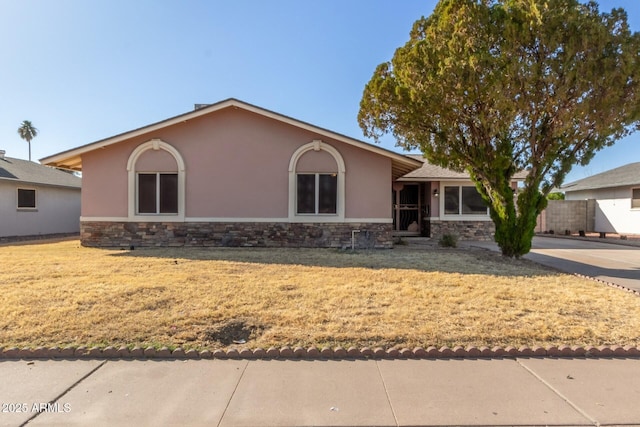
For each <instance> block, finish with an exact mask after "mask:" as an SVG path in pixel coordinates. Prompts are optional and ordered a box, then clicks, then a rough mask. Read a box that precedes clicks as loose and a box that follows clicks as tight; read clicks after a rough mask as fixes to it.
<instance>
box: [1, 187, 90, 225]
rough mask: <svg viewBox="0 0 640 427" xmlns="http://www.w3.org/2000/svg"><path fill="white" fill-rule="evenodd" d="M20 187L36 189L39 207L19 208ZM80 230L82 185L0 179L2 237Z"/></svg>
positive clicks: (37, 205)
mask: <svg viewBox="0 0 640 427" xmlns="http://www.w3.org/2000/svg"><path fill="white" fill-rule="evenodd" d="M18 188H25V189H35V190H36V209H33V210H30V209H18V208H17V206H18V191H17V189H18ZM79 232H80V189H70V188H59V187H50V186H46V185H31V184H17V183H14V182H8V181H4V180H0V237H7V236H31V235H40V234H56V233H79Z"/></svg>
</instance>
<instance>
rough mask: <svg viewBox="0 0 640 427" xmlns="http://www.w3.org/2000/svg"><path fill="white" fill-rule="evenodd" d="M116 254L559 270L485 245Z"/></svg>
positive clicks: (505, 271) (486, 271) (492, 271)
mask: <svg viewBox="0 0 640 427" xmlns="http://www.w3.org/2000/svg"><path fill="white" fill-rule="evenodd" d="M111 256H115V257H132V258H164V259H167V260H168V262H169V263H171V264H180V262H181V261H184V260H188V261H229V262H238V263H252V264H253V263H257V264H281V265H283V266H286V265H302V266H307V267H328V268H365V269H376V270H379V269H404V270H418V271H424V272H442V273H459V274H482V275H492V276H507V277H526V276H553V275H557V274H559V273H558V271H557V270H554V269H551V268H548V267H544V266H541V265H540V264H537V263H535V262H533V261H530V260H526V259H519V260H515V259H508V258H503V257H502V256H501V255H500V254H498V253H495V252H491V251H488V250H485V249H478V248H469V249H441V248H427V249H425V248H420V249H408V248H400V249H391V250H387V249H379V250H362V251H358V250H356V251H355V252H352V251H350V250H346V251H343V250H338V249H308V248H298V249H295V248H219V247H207V248H202V247H176V248H136V249H135V250H126V251H125V250H123V251H122V252H120V253H114V254H112V255H111Z"/></svg>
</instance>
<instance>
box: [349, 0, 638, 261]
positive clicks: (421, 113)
mask: <svg viewBox="0 0 640 427" xmlns="http://www.w3.org/2000/svg"><path fill="white" fill-rule="evenodd" d="M639 90H640V34H638V33H633V32H631V31H630V29H629V26H628V23H627V15H626V13H625V11H624V10H622V9H614V10H612V11H611V12H610V13H600V11H599V10H598V5H597V4H596V3H595V2H589V3H586V4H583V3H580V2H578V1H577V0H554V1H548V0H440V2H439V3H438V4H437V6H436V8H435V10H434V12H433V14H432V15H431V16H430V17H428V18H424V17H423V18H421V19H419V20H418V21H416V22H415V24H414V26H413V29H412V30H411V33H410V39H409V41H408V42H407V43H406V44H405V45H404V46H402V47H400V48H398V49H397V50H396V52H395V54H394V56H393V59H392V60H391V61H390V62H385V63H383V64H380V65H379V66H378V67H377V68H376V70H375V72H374V74H373V77H372V78H371V80H370V81H369V83H368V84H367V85H366V87H365V90H364V94H363V98H362V101H361V104H360V113H359V116H358V120H359V123H360V126H361V127H362V129H363V131H364V133H365V135H366V136H370V137H374V138H376V139H379V138H380V137H381V136H382V135H383V134H385V133H392V134H393V135H394V136H395V138H396V139H397V143H398V145H399V146H401V147H404V148H406V149H414V148H419V149H420V150H421V151H422V152H423V153H424V155H425V157H426V158H427V159H428V160H429V161H430V162H432V163H435V164H437V165H440V166H443V167H446V168H450V169H453V170H457V171H463V170H466V171H467V172H468V173H469V174H470V176H471V178H472V180H473V181H474V182H475V183H476V186H477V188H478V191H479V192H480V194H481V195H482V197H483V199H484V200H485V202H486V203H487V204H488V206H489V212H490V214H491V218H492V219H493V221H494V223H495V225H496V235H495V238H496V241H497V243H498V244H499V245H500V247H501V249H502V252H503V254H504V255H507V256H516V257H517V256H520V255H523V254H525V253H527V252H528V251H529V249H530V247H531V238H532V236H533V229H534V227H535V219H536V217H537V215H538V214H539V213H540V212H541V211H542V210H543V209H544V207H545V206H546V200H547V199H546V196H547V194H548V193H549V192H550V191H551V189H553V188H555V187H559V186H560V185H561V184H562V182H563V181H564V178H565V177H566V175H567V173H568V172H569V171H570V170H571V167H572V166H573V165H575V164H580V165H585V164H587V163H588V162H589V161H590V160H591V159H592V158H593V156H594V154H595V153H596V152H597V151H598V150H600V149H602V148H604V147H606V146H609V145H611V144H613V143H614V142H615V141H616V140H618V139H620V138H622V137H625V136H627V135H629V134H630V133H631V132H633V131H635V130H637V129H638V128H639V120H640V99H639ZM525 169H526V170H527V171H528V172H529V174H528V177H527V178H526V180H525V182H524V187H523V188H522V189H521V191H520V192H519V196H518V198H517V201H516V200H514V197H513V191H512V188H511V186H510V183H511V179H512V178H513V176H514V174H515V173H516V172H518V171H520V170H525Z"/></svg>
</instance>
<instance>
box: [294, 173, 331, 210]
mask: <svg viewBox="0 0 640 427" xmlns="http://www.w3.org/2000/svg"><path fill="white" fill-rule="evenodd" d="M337 197H338V176H337V174H335V173H331V174H324V173H311V174H308V173H305V174H302V173H301V174H298V175H297V199H296V200H297V210H296V212H297V213H299V214H335V213H336V212H337Z"/></svg>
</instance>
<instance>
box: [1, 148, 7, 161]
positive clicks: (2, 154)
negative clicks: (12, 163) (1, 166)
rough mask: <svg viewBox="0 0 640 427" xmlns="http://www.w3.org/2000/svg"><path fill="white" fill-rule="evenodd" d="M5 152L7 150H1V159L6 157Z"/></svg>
mask: <svg viewBox="0 0 640 427" xmlns="http://www.w3.org/2000/svg"><path fill="white" fill-rule="evenodd" d="M5 153H6V151H4V150H0V159H4V155H5Z"/></svg>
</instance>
